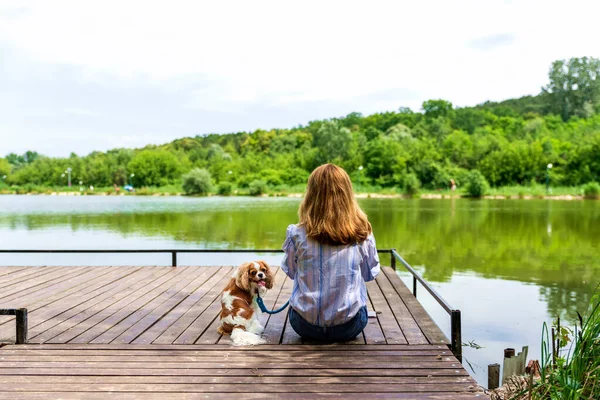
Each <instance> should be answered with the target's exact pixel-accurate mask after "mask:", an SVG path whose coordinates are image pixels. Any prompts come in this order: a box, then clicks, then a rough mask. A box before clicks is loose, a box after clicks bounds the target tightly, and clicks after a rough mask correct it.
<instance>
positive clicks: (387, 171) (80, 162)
mask: <svg viewBox="0 0 600 400" xmlns="http://www.w3.org/2000/svg"><path fill="white" fill-rule="evenodd" d="M599 77H600V60H598V59H595V58H586V57H583V58H573V59H570V60H567V61H563V60H560V61H556V62H554V63H553V64H552V66H551V68H550V71H549V83H548V84H547V85H546V86H545V87H544V88H542V90H541V92H540V94H539V95H537V96H525V97H522V98H519V99H511V100H506V101H502V102H486V103H483V104H480V105H477V106H475V107H465V108H456V107H454V106H453V105H452V103H451V102H449V101H447V100H437V99H436V100H428V101H425V102H424V103H423V105H422V109H421V110H419V111H418V112H414V111H412V110H410V109H408V108H400V109H398V110H397V111H389V112H382V113H377V114H372V115H366V116H364V115H361V114H360V113H351V114H348V115H347V116H345V117H341V118H332V119H329V120H320V121H311V122H309V123H308V124H306V125H304V126H299V127H296V128H291V129H271V130H260V129H259V130H256V131H254V132H237V133H230V134H208V135H199V136H196V137H188V138H183V139H179V140H175V141H173V142H171V143H167V144H164V145H160V146H147V147H145V148H143V149H123V148H122V149H113V150H109V151H107V152H93V153H91V154H89V155H86V156H83V157H82V156H78V155H76V154H71V156H70V157H67V158H52V157H45V156H43V155H40V154H37V153H36V152H34V151H30V152H27V153H26V154H23V155H16V154H8V155H6V157H5V158H0V178H3V182H0V185H4V186H7V185H8V186H11V185H14V186H19V187H26V186H27V185H36V186H46V187H64V186H66V178H65V177H64V176H63V175H64V173H65V170H66V169H67V168H71V169H72V176H73V181H74V182H79V181H82V182H83V185H85V186H89V185H93V186H95V187H112V186H113V184H116V185H119V186H121V185H124V184H126V183H128V182H129V180H130V179H131V180H132V183H133V185H134V186H136V187H144V186H149V187H160V186H165V185H181V183H182V175H184V174H187V173H189V172H190V171H192V170H195V169H201V170H202V169H204V170H207V171H208V172H209V174H210V175H207V174H204V173H202V174H200V175H202V176H209V177H210V179H211V180H212V182H211V187H212V188H214V190H215V192H216V191H217V190H218V189H217V188H219V187H221V186H223V187H229V189H231V187H237V188H248V187H250V186H251V185H252V184H253V183H254V185H257V183H256V182H259V183H260V182H262V183H264V184H265V185H266V186H269V187H293V186H298V185H302V184H303V183H305V181H306V178H307V177H308V175H309V172H310V171H311V170H312V169H314V168H315V167H317V166H318V165H320V164H322V163H326V162H333V163H336V164H339V165H341V166H342V167H344V168H345V169H346V170H347V171H348V172H349V173H350V175H351V177H352V179H353V181H354V182H355V183H356V184H358V185H370V186H372V187H379V188H396V189H397V190H404V189H406V188H410V187H411V186H415V185H416V186H420V187H423V188H427V189H446V188H447V187H448V185H449V183H450V180H451V179H454V180H455V181H456V182H457V183H458V185H459V186H461V185H462V184H464V183H465V182H466V181H467V180H468V176H469V174H470V171H473V170H478V171H479V172H480V173H481V174H482V175H483V176H484V177H485V179H486V180H487V182H489V185H491V186H492V187H500V186H507V185H524V186H527V185H532V184H536V183H543V182H544V181H545V179H546V166H547V165H548V164H552V165H553V169H552V182H553V185H557V186H578V185H582V184H585V183H588V182H593V181H596V182H598V181H599V180H600V79H599ZM131 174H134V176H133V177H131ZM195 174H196V175H198V174H197V173H195ZM192 175H194V174H192Z"/></svg>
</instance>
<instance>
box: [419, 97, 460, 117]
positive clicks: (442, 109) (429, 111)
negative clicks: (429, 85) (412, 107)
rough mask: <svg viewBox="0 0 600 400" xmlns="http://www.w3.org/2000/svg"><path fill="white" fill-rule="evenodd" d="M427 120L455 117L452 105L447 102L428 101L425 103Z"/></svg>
mask: <svg viewBox="0 0 600 400" xmlns="http://www.w3.org/2000/svg"><path fill="white" fill-rule="evenodd" d="M422 108H423V112H424V113H425V117H426V118H438V117H451V116H453V115H454V110H453V109H452V103H450V102H449V101H446V100H441V99H440V100H427V101H424V102H423V107H422Z"/></svg>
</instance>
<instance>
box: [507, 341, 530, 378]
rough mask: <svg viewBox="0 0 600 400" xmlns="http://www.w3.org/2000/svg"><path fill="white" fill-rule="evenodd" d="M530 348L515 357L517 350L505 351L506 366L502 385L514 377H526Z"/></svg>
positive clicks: (526, 347) (525, 348)
mask: <svg viewBox="0 0 600 400" xmlns="http://www.w3.org/2000/svg"><path fill="white" fill-rule="evenodd" d="M528 352H529V347H528V346H523V350H522V351H520V352H519V354H517V355H516V356H515V349H504V365H503V366H502V384H504V383H505V382H506V380H507V379H508V378H510V377H511V376H513V375H524V374H525V364H526V362H527V353H528Z"/></svg>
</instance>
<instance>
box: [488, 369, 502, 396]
mask: <svg viewBox="0 0 600 400" xmlns="http://www.w3.org/2000/svg"><path fill="white" fill-rule="evenodd" d="M499 386H500V364H490V365H488V389H489V390H493V389H496V388H498V387H499Z"/></svg>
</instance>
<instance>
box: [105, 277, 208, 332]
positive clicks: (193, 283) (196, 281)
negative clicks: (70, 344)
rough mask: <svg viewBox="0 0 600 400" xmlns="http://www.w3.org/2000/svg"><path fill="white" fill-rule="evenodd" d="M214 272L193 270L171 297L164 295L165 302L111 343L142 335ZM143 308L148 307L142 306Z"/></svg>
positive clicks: (175, 288) (175, 287)
mask: <svg viewBox="0 0 600 400" xmlns="http://www.w3.org/2000/svg"><path fill="white" fill-rule="evenodd" d="M215 272H216V271H215V270H214V268H210V267H206V268H196V269H193V270H192V275H190V276H188V278H187V279H186V280H185V281H183V282H182V283H181V285H179V286H174V287H173V291H174V292H175V293H174V294H173V295H172V296H171V297H168V295H165V296H164V297H165V298H167V300H166V301H164V302H163V303H162V304H160V305H159V306H158V307H156V308H155V309H154V310H152V311H151V312H150V313H149V314H147V315H146V316H145V317H143V318H142V319H140V320H139V321H138V322H136V323H135V324H133V325H132V326H131V327H130V328H129V329H127V330H126V331H125V332H123V333H122V334H121V335H119V336H118V337H117V338H116V339H115V340H114V341H113V342H114V343H131V342H132V341H133V340H134V339H136V338H137V337H138V336H140V335H141V334H142V333H144V331H146V329H148V328H150V327H152V326H153V325H154V324H155V323H156V322H157V321H159V320H160V319H161V318H162V317H163V316H166V315H167V314H169V313H171V312H173V309H174V308H175V307H177V306H178V305H179V304H180V303H181V302H183V301H184V300H185V299H186V298H187V297H189V295H190V294H192V293H193V292H195V291H196V290H197V289H198V288H200V287H201V286H202V285H203V284H204V283H205V282H206V280H207V279H208V278H210V277H211V276H212V275H213V274H214V273H215ZM157 302H158V301H157ZM144 308H150V307H148V306H144ZM174 315H175V314H174Z"/></svg>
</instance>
